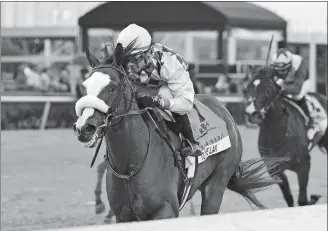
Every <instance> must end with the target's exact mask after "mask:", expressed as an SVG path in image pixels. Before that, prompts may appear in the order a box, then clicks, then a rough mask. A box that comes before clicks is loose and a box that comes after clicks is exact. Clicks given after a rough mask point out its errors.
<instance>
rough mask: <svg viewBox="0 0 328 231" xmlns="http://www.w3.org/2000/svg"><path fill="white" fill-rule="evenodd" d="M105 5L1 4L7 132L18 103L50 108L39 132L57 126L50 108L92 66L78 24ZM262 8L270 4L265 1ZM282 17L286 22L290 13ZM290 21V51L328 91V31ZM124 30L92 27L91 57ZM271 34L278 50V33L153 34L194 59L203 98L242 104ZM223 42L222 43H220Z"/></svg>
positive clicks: (70, 98) (68, 95)
mask: <svg viewBox="0 0 328 231" xmlns="http://www.w3.org/2000/svg"><path fill="white" fill-rule="evenodd" d="M101 4H103V2H78V3H77V2H2V3H1V79H2V84H1V87H2V89H1V90H2V100H1V101H2V103H6V102H7V104H8V105H7V106H5V107H4V108H3V110H5V111H4V113H2V114H3V115H2V119H1V121H2V128H3V129H6V128H7V129H8V128H15V127H17V126H16V125H15V126H8V123H9V124H10V123H19V122H17V121H16V120H19V119H16V120H15V121H16V122H12V118H8V117H15V116H17V114H18V111H17V112H15V109H13V106H12V104H13V103H15V102H16V103H23V102H25V103H28V104H31V103H33V102H34V103H35V102H38V103H43V106H40V107H41V109H40V113H39V114H38V115H34V116H35V120H36V121H38V122H36V125H35V127H41V128H45V127H51V126H50V125H49V126H47V118H48V115H49V113H51V110H50V105H51V103H54V102H56V103H58V102H63V103H66V104H69V103H70V104H71V103H72V102H74V101H75V98H76V89H77V87H76V86H77V85H78V84H79V83H80V82H81V80H82V79H83V78H84V76H85V74H86V71H85V70H87V69H88V67H87V63H86V62H85V59H84V58H83V55H81V54H82V53H81V52H82V44H83V42H85V41H82V40H83V39H84V37H83V36H84V35H83V33H81V30H80V28H79V26H78V24H77V22H78V19H79V18H82V17H84V16H86V15H88V12H89V11H90V12H91V11H92V10H93V9H95V8H97V7H99V5H101ZM106 4H107V3H106ZM293 4H303V5H304V4H315V3H296V2H295V3H293ZM261 5H262V6H264V7H265V3H261ZM283 5H284V3H279V8H277V6H276V7H274V5H273V4H271V3H268V4H267V7H268V9H269V10H272V11H275V13H277V14H278V15H279V9H280V8H281V9H284V7H283ZM295 6H296V5H295ZM305 7H306V6H305ZM235 8H238V6H237V7H235ZM285 8H286V9H287V8H288V7H285ZM296 8H297V7H296ZM286 9H285V10H286ZM298 9H300V8H298ZM90 14H91V13H90ZM281 14H282V15H280V16H282V17H283V18H284V17H286V13H285V12H283V11H282V12H281ZM326 16H327V11H326ZM104 17H105V16H104ZM323 17H324V16H323ZM287 21H288V27H287V34H286V35H287V45H286V47H287V48H289V49H291V50H292V51H293V52H295V53H297V54H301V55H302V56H303V57H304V58H305V60H306V61H307V62H308V64H309V68H310V78H311V79H312V80H313V91H319V92H321V93H325V94H326V91H327V88H326V81H327V34H326V33H327V31H322V30H321V29H318V31H309V29H308V28H307V27H305V26H303V27H302V26H300V24H297V26H294V24H295V23H294V21H293V20H292V19H290V18H288V19H287ZM131 23H132V22H131ZM312 25H313V24H312ZM326 26H327V25H326ZM295 28H296V29H297V31H295ZM302 29H303V30H302ZM118 32H119V29H118V28H116V29H97V28H96V29H94V28H90V29H89V30H88V32H87V37H88V45H89V47H90V49H91V50H92V52H95V53H97V52H98V51H99V46H100V45H103V44H104V43H106V42H108V39H109V36H112V37H113V38H114V39H115V38H116V36H117V34H118ZM272 34H274V35H275V39H274V43H273V51H274V50H276V49H278V47H279V46H283V45H284V44H283V43H282V42H283V39H284V38H283V37H284V34H282V33H281V32H280V31H275V30H270V31H269V30H251V29H241V28H231V29H229V30H228V31H224V32H222V34H220V33H219V32H218V31H204V30H199V31H175V32H166V31H154V32H153V36H154V40H155V41H156V42H160V43H162V44H164V45H166V46H168V47H170V48H172V49H174V50H176V51H177V52H179V53H180V54H182V55H183V56H184V57H185V58H186V59H187V60H188V61H189V62H190V69H191V71H192V72H193V73H194V75H195V78H196V82H197V86H198V87H199V89H200V92H201V93H206V94H215V95H217V96H220V97H221V99H222V100H224V101H226V102H227V103H229V102H230V103H238V102H240V101H241V100H242V97H243V86H244V84H245V82H246V81H247V78H248V77H249V75H248V68H247V67H248V65H249V64H251V65H261V64H263V63H264V60H265V58H266V55H267V50H268V43H269V41H270V38H271V36H272ZM220 39H221V40H222V43H219V42H218V40H220ZM220 48H221V49H222V51H220ZM218 50H219V51H218ZM220 52H221V53H220ZM219 56H220V58H219ZM81 70H83V71H81ZM37 97H39V98H37ZM60 99H62V100H60ZM24 107H26V106H24ZM59 108H60V107H59ZM234 108H236V107H231V108H230V109H229V110H231V112H232V113H233V114H234V113H237V112H234V110H235V109H234ZM25 109H26V108H25ZM6 110H7V111H6ZM73 114H74V112H73ZM26 116H28V114H26ZM234 116H237V115H234ZM240 121H242V119H241V120H240ZM21 124H22V123H21ZM67 124H69V122H68V123H67ZM65 126H66V125H65ZM18 127H19V126H18Z"/></svg>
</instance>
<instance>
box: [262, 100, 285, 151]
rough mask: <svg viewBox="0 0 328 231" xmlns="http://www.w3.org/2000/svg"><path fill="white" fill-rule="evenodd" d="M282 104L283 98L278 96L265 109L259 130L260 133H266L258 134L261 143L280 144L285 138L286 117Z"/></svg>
mask: <svg viewBox="0 0 328 231" xmlns="http://www.w3.org/2000/svg"><path fill="white" fill-rule="evenodd" d="M282 104H283V100H282V99H281V98H278V99H277V100H275V102H274V103H273V106H272V107H270V109H269V110H268V111H267V113H266V115H265V119H264V121H263V123H262V125H261V131H260V133H262V134H263V135H264V134H266V135H264V136H261V135H260V137H262V140H260V142H261V143H264V144H266V145H270V146H271V145H278V144H281V143H282V142H283V141H284V140H285V136H286V131H287V117H286V114H285V112H284V109H283V108H282V107H283V106H282Z"/></svg>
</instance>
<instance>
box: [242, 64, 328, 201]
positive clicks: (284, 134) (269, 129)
mask: <svg viewBox="0 0 328 231" xmlns="http://www.w3.org/2000/svg"><path fill="white" fill-rule="evenodd" d="M253 73H254V75H253V76H254V77H253V78H252V80H251V81H250V82H249V84H248V86H247V93H246V108H245V111H246V119H247V120H248V121H249V122H251V123H253V124H254V123H255V124H258V125H260V131H259V137H258V148H259V152H260V154H261V156H262V157H287V158H289V161H287V162H286V163H285V164H283V165H280V166H277V168H270V169H269V172H270V173H271V174H272V175H273V174H274V175H278V176H279V177H280V179H281V180H282V182H281V183H280V184H279V187H280V189H281V191H282V193H283V196H284V198H285V200H286V202H287V205H288V206H289V207H292V206H294V200H293V196H292V194H291V191H290V188H289V183H288V179H287V177H286V175H285V174H284V171H285V170H286V169H289V170H291V171H294V172H296V173H297V177H298V183H299V196H298V204H299V205H311V204H315V203H317V201H318V200H319V198H320V196H318V195H312V196H311V199H310V201H309V200H308V197H307V185H308V181H309V171H310V150H309V148H308V147H309V140H308V138H307V128H306V120H307V118H306V116H305V114H304V113H303V112H302V110H301V108H300V107H299V106H298V105H297V104H296V103H295V102H293V101H292V100H291V99H289V98H287V97H286V96H284V95H282V94H281V93H282V92H281V90H280V87H279V86H278V85H277V84H276V83H275V82H274V80H273V70H272V69H271V68H270V67H260V68H258V69H257V70H254V71H253ZM308 97H311V99H312V101H314V100H317V102H318V103H317V108H316V109H315V110H316V112H318V113H319V114H320V115H323V117H322V118H323V121H322V122H323V123H324V122H326V123H327V117H326V115H327V114H326V113H327V108H326V107H327V106H326V105H327V99H326V98H325V97H324V96H323V95H320V94H317V93H310V94H309V96H308ZM324 119H326V121H324ZM316 143H317V145H318V146H319V147H320V148H321V149H322V150H325V152H327V130H326V131H325V133H324V134H322V135H321V138H320V139H319V141H318V142H316ZM314 145H315V144H314ZM310 149H312V148H310Z"/></svg>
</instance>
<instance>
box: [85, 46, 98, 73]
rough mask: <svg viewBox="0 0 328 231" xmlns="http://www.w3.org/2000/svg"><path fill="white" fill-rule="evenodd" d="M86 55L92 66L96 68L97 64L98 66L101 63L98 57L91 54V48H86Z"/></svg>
mask: <svg viewBox="0 0 328 231" xmlns="http://www.w3.org/2000/svg"><path fill="white" fill-rule="evenodd" d="M85 55H86V56H87V59H88V62H89V64H90V66H91V67H92V68H94V67H95V66H98V65H99V64H100V62H99V60H98V59H97V57H96V56H94V55H93V54H91V52H90V50H89V48H86V51H85Z"/></svg>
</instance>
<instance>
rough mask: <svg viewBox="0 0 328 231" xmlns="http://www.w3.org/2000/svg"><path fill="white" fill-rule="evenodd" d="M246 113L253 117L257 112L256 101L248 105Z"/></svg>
mask: <svg viewBox="0 0 328 231" xmlns="http://www.w3.org/2000/svg"><path fill="white" fill-rule="evenodd" d="M245 111H246V113H247V114H249V115H251V114H253V113H254V112H256V108H255V105H254V101H252V102H251V103H250V104H248V105H247V106H246V108H245Z"/></svg>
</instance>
